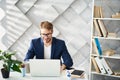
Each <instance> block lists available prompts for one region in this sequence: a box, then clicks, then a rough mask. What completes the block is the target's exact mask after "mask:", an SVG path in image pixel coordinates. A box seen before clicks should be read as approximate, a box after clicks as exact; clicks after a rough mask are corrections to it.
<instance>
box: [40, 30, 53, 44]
mask: <svg viewBox="0 0 120 80" xmlns="http://www.w3.org/2000/svg"><path fill="white" fill-rule="evenodd" d="M40 31H41V33H40V34H41V38H42V39H43V42H44V43H49V42H51V40H52V33H53V31H52V30H48V29H45V28H42V29H40Z"/></svg>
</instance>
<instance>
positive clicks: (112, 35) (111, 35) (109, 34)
mask: <svg viewBox="0 0 120 80" xmlns="http://www.w3.org/2000/svg"><path fill="white" fill-rule="evenodd" d="M107 37H112V38H116V37H117V34H116V33H112V32H110V33H108V36H107Z"/></svg>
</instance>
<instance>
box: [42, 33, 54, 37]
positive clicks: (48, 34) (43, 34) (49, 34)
mask: <svg viewBox="0 0 120 80" xmlns="http://www.w3.org/2000/svg"><path fill="white" fill-rule="evenodd" d="M51 34H52V33H47V34H45V33H41V34H40V35H41V36H42V37H44V36H47V37H50V36H51Z"/></svg>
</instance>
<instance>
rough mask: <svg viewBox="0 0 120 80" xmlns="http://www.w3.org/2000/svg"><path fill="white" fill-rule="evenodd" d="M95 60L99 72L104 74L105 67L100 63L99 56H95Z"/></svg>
mask: <svg viewBox="0 0 120 80" xmlns="http://www.w3.org/2000/svg"><path fill="white" fill-rule="evenodd" d="M95 60H96V62H97V64H98V67H99V69H100V71H101V73H102V74H105V73H106V71H105V68H104V67H103V65H102V63H101V60H100V59H99V57H95Z"/></svg>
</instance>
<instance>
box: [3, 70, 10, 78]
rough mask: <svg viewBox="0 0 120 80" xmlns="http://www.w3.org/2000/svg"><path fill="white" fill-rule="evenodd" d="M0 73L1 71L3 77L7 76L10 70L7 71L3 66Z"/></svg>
mask: <svg viewBox="0 0 120 80" xmlns="http://www.w3.org/2000/svg"><path fill="white" fill-rule="evenodd" d="M1 73H2V76H3V78H9V74H10V71H7V70H5V69H4V68H2V69H1Z"/></svg>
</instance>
